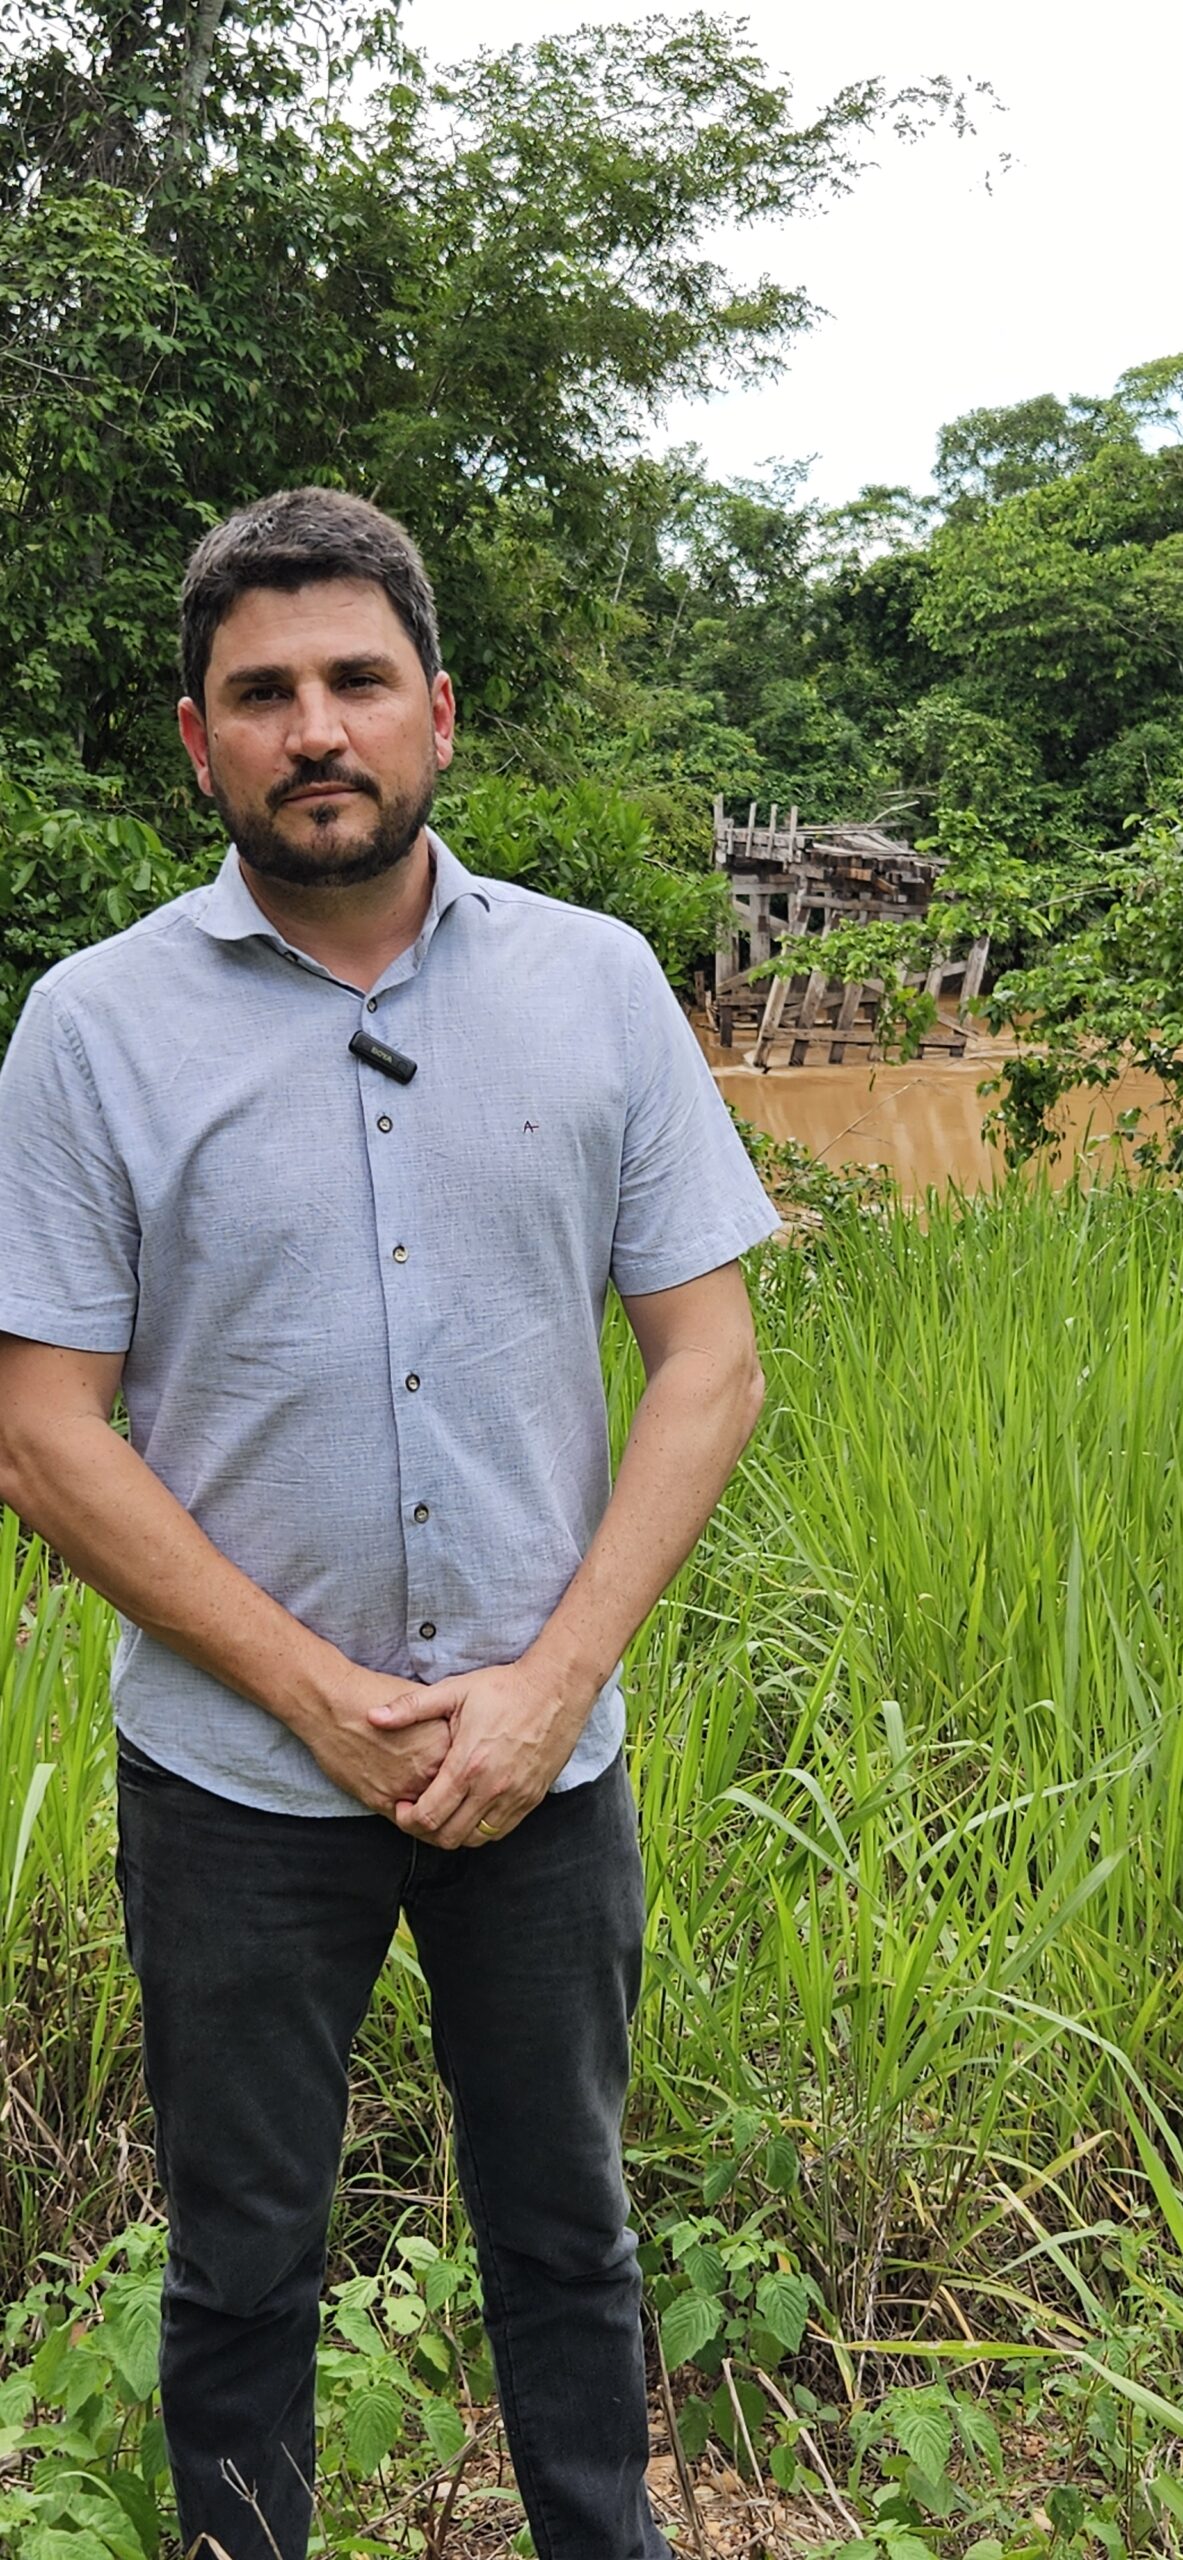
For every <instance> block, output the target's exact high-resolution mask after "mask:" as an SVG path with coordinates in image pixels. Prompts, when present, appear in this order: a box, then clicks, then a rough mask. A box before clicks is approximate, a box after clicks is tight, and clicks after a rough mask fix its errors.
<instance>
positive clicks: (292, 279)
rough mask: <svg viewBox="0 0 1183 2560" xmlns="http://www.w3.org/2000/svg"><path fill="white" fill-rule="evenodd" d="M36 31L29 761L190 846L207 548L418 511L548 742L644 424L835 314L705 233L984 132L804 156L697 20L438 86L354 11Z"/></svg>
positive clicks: (166, 17)
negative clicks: (190, 580)
mask: <svg viewBox="0 0 1183 2560" xmlns="http://www.w3.org/2000/svg"><path fill="white" fill-rule="evenodd" d="M4 30H5V42H4V45H3V49H2V51H0V208H2V209H3V212H4V216H5V223H4V232H3V241H2V244H0V510H2V514H3V522H4V552H3V565H2V570H0V639H2V640H3V643H4V645H3V647H2V648H0V737H3V738H6V739H7V741H8V743H9V752H10V755H11V756H12V757H13V758H14V760H15V762H16V764H17V765H18V767H19V768H20V769H21V770H24V771H28V770H30V769H32V768H34V767H35V766H36V765H37V762H38V759H40V760H41V761H42V762H44V759H45V756H46V753H47V751H48V752H49V753H50V755H51V757H52V758H53V759H56V763H57V768H58V771H59V774H60V773H65V775H66V777H67V780H68V779H69V777H70V776H71V775H72V776H73V782H74V787H76V788H78V787H82V788H85V776H86V775H92V774H95V773H100V772H105V773H112V772H113V773H115V774H121V775H122V776H123V777H124V778H125V782H126V788H127V792H128V795H129V797H130V798H131V799H133V800H139V801H140V802H141V803H143V802H144V801H146V800H148V801H150V805H151V809H152V813H153V815H160V816H162V817H163V819H164V822H165V824H166V827H167V828H169V829H171V830H172V831H173V832H175V831H176V829H177V828H178V827H179V826H182V825H186V826H188V825H189V823H190V822H189V821H188V820H187V818H186V817H185V815H184V813H185V811H186V810H187V806H188V804H187V802H186V801H182V800H180V799H175V800H172V801H171V802H170V800H169V798H168V796H167V795H166V796H165V799H164V802H163V805H162V803H161V799H160V796H159V794H160V783H159V775H160V774H161V772H162V771H166V770H169V769H170V761H169V759H168V757H167V756H166V753H165V748H164V728H165V723H166V721H167V720H168V718H169V706H170V703H171V696H172V692H173V677H172V666H171V653H172V641H171V626H172V597H173V595H174V593H175V589H176V585H177V582H178V578H179V574H180V570H181V567H182V564H183V560H184V557H185V554H186V552H187V550H188V549H189V547H190V546H191V544H192V541H193V539H194V537H195V536H196V535H197V534H198V533H199V532H200V531H201V529H202V527H203V525H204V524H206V523H207V522H209V521H210V520H211V519H212V518H213V517H214V516H216V515H218V514H220V513H222V512H224V511H225V510H227V509H228V508H230V507H232V506H234V505H235V504H236V503H239V502H241V501H242V500H244V499H246V498H248V497H251V496H253V495H256V494H258V493H259V492H260V491H261V490H264V489H266V488H268V487H274V486H276V485H280V484H284V483H291V482H294V481H296V482H298V481H301V480H307V479H313V478H316V479H322V480H330V481H348V482H349V483H351V484H352V485H354V486H356V487H358V488H360V489H362V490H363V491H364V492H366V493H368V494H370V495H372V496H374V497H375V498H377V499H378V500H379V501H380V502H382V503H384V504H388V505H389V506H391V507H392V508H393V509H395V510H396V511H399V512H402V513H403V514H405V515H406V516H407V517H408V519H409V520H410V522H411V523H412V526H413V528H414V530H415V531H416V532H417V534H418V535H419V537H420V539H421V540H422V542H423V545H424V547H425V549H426V551H427V553H428V555H429V557H430V559H431V560H432V564H433V567H434V568H435V570H436V572H437V575H438V581H439V587H440V595H441V605H442V616H443V622H444V626H445V630H446V634H447V642H448V653H449V657H450V659H451V661H452V663H453V665H454V667H455V669H456V672H457V674H458V677H459V679H460V683H461V689H462V692H463V694H464V695H465V698H466V701H467V704H468V707H469V713H470V716H471V715H472V713H473V711H475V712H476V714H477V716H478V718H479V717H480V716H482V715H483V716H484V717H485V718H486V719H487V720H490V721H497V720H502V719H504V718H506V716H507V715H508V716H510V717H514V716H516V717H517V718H519V719H522V718H523V717H527V716H528V718H529V719H530V720H532V721H534V722H537V719H538V715H539V712H540V710H545V707H546V705H547V704H548V703H550V702H553V701H554V700H555V699H556V698H557V697H558V696H559V695H561V693H562V692H563V690H564V689H569V688H570V686H571V685H572V683H573V682H574V681H575V679H576V676H577V672H578V668H579V665H580V663H581V661H582V658H583V656H585V655H586V654H587V653H588V651H589V650H590V651H591V652H592V653H593V654H594V651H595V647H596V643H597V639H598V637H599V635H600V634H601V632H602V630H603V624H604V607H605V596H604V590H605V587H606V585H607V584H608V582H609V579H610V570H609V564H608V558H607V557H606V554H605V538H606V533H607V530H608V526H609V521H610V514H611V510H610V508H609V507H608V506H607V504H606V501H607V499H608V497H609V495H610V492H611V489H612V486H613V482H614V477H615V475H616V474H617V472H618V470H619V468H620V464H621V460H622V457H623V456H624V455H625V454H627V451H628V449H629V444H630V439H635V437H636V434H637V431H638V427H639V424H640V422H641V420H642V419H643V418H644V417H645V416H646V415H647V414H652V413H653V412H654V411H655V410H657V409H659V408H660V406H661V403H662V402H663V401H664V400H665V399H666V398H668V397H669V395H670V394H671V393H672V392H673V391H675V390H678V389H681V388H685V387H687V386H688V385H690V384H698V383H700V382H701V381H703V380H704V379H711V378H713V379H719V378H721V377H722V376H723V375H725V374H727V373H731V374H740V375H745V374H748V375H750V374H753V373H759V372H762V371H764V372H766V371H769V370H772V369H775V368H776V366H778V365H779V364H781V363H783V361H784V359H785V354H786V350H787V348H788V346H789V345H790V344H791V341H792V338H793V336H794V334H795V332H796V331H797V330H798V329H800V328H801V327H802V326H804V325H805V322H806V320H807V318H808V309H807V305H806V302H805V299H804V296H803V294H802V293H801V292H800V291H799V290H797V289H795V288H793V287H789V286H785V285H783V284H780V283H777V282H773V281H771V280H769V279H765V280H764V281H763V282H761V283H760V284H758V285H756V286H754V287H750V288H748V289H745V290H743V291H740V290H738V289H737V288H735V287H734V286H733V284H732V283H731V282H730V280H729V279H728V277H727V276H726V274H725V273H724V272H723V270H722V269H721V268H720V267H719V266H718V264H717V263H715V262H714V261H713V260H712V259H711V257H710V256H709V254H708V243H709V236H710V233H711V231H712V230H713V229H714V228H716V227H717V226H719V225H721V224H724V223H727V222H734V221H740V222H744V221H750V220H755V219H758V218H759V219H765V218H768V217H769V216H777V215H780V216H786V215H788V214H790V213H795V212H798V211H800V210H802V209H803V208H804V207H805V206H806V205H808V204H811V203H813V202H815V201H817V200H818V199H819V198H821V197H824V195H825V194H826V193H827V191H831V190H833V189H834V188H836V187H842V186H845V185H848V184H849V183H850V182H851V179H852V177H853V174H854V170H855V166H856V160H857V147H858V143H859V140H860V137H861V136H862V135H863V134H864V133H865V132H866V131H867V130H868V129H869V128H870V127H871V126H873V125H874V124H875V123H876V122H879V121H882V120H883V119H884V117H886V116H888V115H892V116H894V117H895V119H896V121H897V122H899V121H900V120H901V119H903V120H907V119H911V120H912V122H913V123H915V122H916V121H917V120H923V118H924V117H925V116H926V115H929V114H931V113H939V112H944V111H950V112H953V113H954V114H956V113H958V112H959V111H960V110H959V102H958V101H957V100H956V99H955V97H954V96H953V93H952V92H951V91H950V90H949V88H948V86H947V84H941V83H935V84H932V85H931V87H930V88H929V90H928V91H927V92H925V93H924V94H920V93H916V94H915V95H913V96H910V97H903V98H901V99H899V100H894V101H893V100H889V99H888V97H887V95H886V93H885V91H884V90H883V88H882V85H881V84H877V83H874V82H869V83H865V84H862V85H861V86H858V87H853V88H850V89H847V90H845V91H843V92H842V93H841V95H840V96H839V97H838V98H837V99H836V100H835V101H834V102H833V104H832V105H831V107H830V108H829V109H827V110H826V112H825V113H824V114H823V115H821V116H820V117H819V118H817V119H816V120H815V121H814V122H813V123H811V124H809V125H800V124H798V123H797V121H796V120H795V118H794V115H793V111H792V103H791V99H790V96H789V93H788V91H787V89H786V88H785V87H784V85H783V84H778V83H776V82H774V81H772V80H770V79H769V78H768V76H767V74H766V73H765V71H764V69H763V66H762V64H761V63H760V61H759V59H758V57H757V56H756V55H755V54H754V53H753V52H752V51H751V49H750V48H749V47H748V46H747V45H746V44H745V43H744V42H743V41H742V40H741V39H740V38H738V37H737V35H736V34H735V32H734V30H732V29H730V28H727V27H724V26H722V25H718V24H715V23H714V22H713V21H711V20H710V19H709V18H707V17H704V16H702V15H697V16H693V17H691V18H689V19H686V20H683V21H679V22H676V23H675V22H668V21H665V20H662V19H660V18H654V19H652V20H649V21H646V22H645V23H644V24H643V25H641V26H639V27H636V28H634V29H631V30H629V29H623V28H600V29H590V30H587V29H585V30H583V31H581V32H579V33H577V34H575V35H573V36H571V37H569V38H564V39H562V40H558V39H555V40H548V41H547V42H545V43H542V44H539V45H536V46H534V47H531V48H523V47H517V48H514V49H513V50H511V51H510V52H508V53H506V54H504V55H502V56H495V55H482V56H481V57H479V58H478V60H477V61H476V62H475V63H473V64H470V65H468V66H467V67H464V68H462V69H460V70H459V71H457V72H455V73H453V74H451V75H449V76H448V77H447V78H445V79H443V80H439V81H434V82H433V81H429V80H428V78H427V76H426V74H425V72H424V70H423V67H422V65H421V64H420V63H419V62H418V61H417V59H416V58H415V57H414V56H413V55H412V54H411V53H410V52H409V51H408V50H407V49H406V48H405V46H403V45H402V43H401V40H400V39H399V36H398V33H397V29H396V26H395V23H394V19H393V17H392V16H391V14H390V13H388V12H378V13H377V14H375V15H373V16H366V17H363V16H362V15H361V14H360V13H357V12H354V11H351V10H350V9H349V8H348V7H347V6H344V5H341V0H337V5H333V4H332V0H330V6H329V7H328V9H327V10H326V11H325V12H324V13H323V14H322V15H318V16H314V15H313V14H312V13H311V12H304V11H302V10H301V9H300V8H298V7H297V6H294V5H291V0H287V4H286V5H285V0H201V5H200V6H198V7H196V8H191V7H188V6H185V5H182V0H67V5H66V6H65V7H64V8H59V7H57V6H55V5H53V0H29V5H27V6H26V7H24V8H23V9H22V10H21V11H20V12H19V13H15V12H13V11H12V10H10V11H9V15H8V17H7V19H6V21H4ZM360 85H366V86H368V93H369V101H370V103H369V106H368V109H367V110H366V113H365V118H364V121H362V122H360V123H359V122H358V121H357V115H356V110H353V115H354V120H353V121H352V122H351V121H350V118H349V114H348V113H347V108H348V106H349V102H350V100H352V99H354V98H356V96H357V95H358V93H359V86H360ZM80 776H81V777H82V779H81V781H80V779H79V777H80Z"/></svg>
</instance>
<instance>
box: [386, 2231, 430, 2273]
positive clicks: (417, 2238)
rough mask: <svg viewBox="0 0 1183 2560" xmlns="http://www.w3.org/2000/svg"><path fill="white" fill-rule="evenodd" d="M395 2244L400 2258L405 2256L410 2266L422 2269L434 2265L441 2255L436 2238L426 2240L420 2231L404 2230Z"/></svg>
mask: <svg viewBox="0 0 1183 2560" xmlns="http://www.w3.org/2000/svg"><path fill="white" fill-rule="evenodd" d="M394 2245H395V2248H396V2249H397V2251H398V2254H399V2256H400V2258H405V2259H406V2262H407V2265H408V2266H409V2267H415V2268H417V2269H420V2270H421V2269H422V2268H424V2267H430V2266H433V2265H434V2263H435V2261H436V2259H437V2258H438V2256H439V2250H438V2249H437V2248H436V2245H435V2242H434V2240H425V2239H424V2238H423V2236H422V2234H421V2233H418V2232H413V2231H412V2232H407V2231H404V2232H403V2233H402V2234H401V2237H400V2238H399V2239H397V2240H396V2241H395V2244H394Z"/></svg>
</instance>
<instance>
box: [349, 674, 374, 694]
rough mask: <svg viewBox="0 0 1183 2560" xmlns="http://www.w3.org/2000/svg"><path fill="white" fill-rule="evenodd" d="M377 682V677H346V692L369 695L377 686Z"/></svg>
mask: <svg viewBox="0 0 1183 2560" xmlns="http://www.w3.org/2000/svg"><path fill="white" fill-rule="evenodd" d="M377 681H378V679H377V676H346V678H345V683H344V690H345V692H346V693H357V692H358V691H362V692H367V693H368V692H369V691H370V689H371V687H372V686H374V685H376V684H377Z"/></svg>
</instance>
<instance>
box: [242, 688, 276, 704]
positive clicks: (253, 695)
mask: <svg viewBox="0 0 1183 2560" xmlns="http://www.w3.org/2000/svg"><path fill="white" fill-rule="evenodd" d="M242 700H243V701H244V702H277V701H278V700H279V686H278V685H277V684H252V685H248V687H247V690H246V692H245V693H244V694H243V696H242Z"/></svg>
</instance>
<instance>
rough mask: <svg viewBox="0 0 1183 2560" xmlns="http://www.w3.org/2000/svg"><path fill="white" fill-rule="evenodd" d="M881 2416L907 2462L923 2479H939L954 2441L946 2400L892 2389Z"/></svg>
mask: <svg viewBox="0 0 1183 2560" xmlns="http://www.w3.org/2000/svg"><path fill="white" fill-rule="evenodd" d="M883 2417H884V2420H885V2423H886V2424H887V2426H888V2427H889V2428H890V2430H891V2433H892V2435H893V2436H894V2437H895V2440H896V2443H897V2444H898V2445H899V2446H900V2447H901V2449H902V2450H903V2452H904V2453H906V2454H907V2456H908V2459H909V2461H910V2462H914V2463H915V2465H916V2468H917V2470H918V2471H922V2472H923V2473H924V2477H925V2479H926V2480H939V2479H940V2477H941V2474H942V2472H943V2471H944V2470H945V2468H946V2465H947V2463H948V2460H949V2454H950V2450H951V2447H952V2443H953V2427H952V2422H951V2420H950V2416H949V2409H948V2404H947V2402H942V2401H938V2400H937V2399H935V2398H934V2397H933V2395H932V2393H931V2392H928V2391H924V2390H919V2391H892V2392H889V2393H888V2396H887V2398H886V2400H885V2401H884V2403H883ZM894 2560H907V2554H902V2555H901V2554H896V2555H894Z"/></svg>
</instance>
